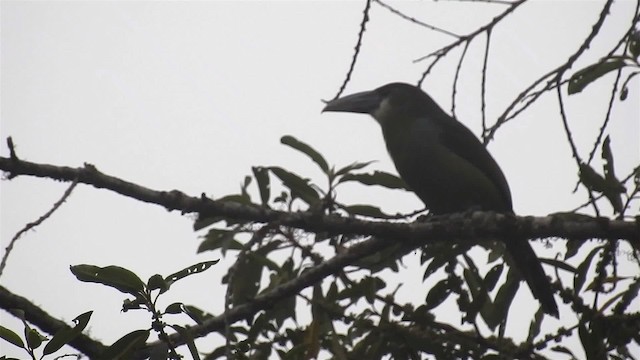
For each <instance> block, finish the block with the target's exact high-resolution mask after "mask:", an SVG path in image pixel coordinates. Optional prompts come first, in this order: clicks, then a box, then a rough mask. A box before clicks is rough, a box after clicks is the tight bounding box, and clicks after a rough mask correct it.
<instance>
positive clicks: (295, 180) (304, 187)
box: [269, 166, 320, 205]
mask: <svg viewBox="0 0 640 360" xmlns="http://www.w3.org/2000/svg"><path fill="white" fill-rule="evenodd" d="M269 170H271V172H272V173H273V174H274V175H275V176H277V177H278V178H279V179H280V180H281V181H282V184H283V185H284V186H286V187H288V188H289V189H290V190H291V195H293V196H294V197H298V198H300V199H302V200H303V201H304V202H306V203H307V204H309V205H315V204H317V203H318V202H319V201H320V196H319V195H318V192H317V191H315V190H314V189H313V188H312V187H311V185H309V179H303V178H301V177H300V176H298V175H296V174H294V173H292V172H289V171H287V170H285V169H283V168H281V167H277V166H271V167H269Z"/></svg>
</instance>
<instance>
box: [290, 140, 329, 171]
mask: <svg viewBox="0 0 640 360" xmlns="http://www.w3.org/2000/svg"><path fill="white" fill-rule="evenodd" d="M280 142H281V143H282V144H284V145H287V146H290V147H292V148H294V149H296V150H298V151H300V152H302V153H303V154H305V155H307V156H308V157H310V158H311V160H313V162H314V163H316V164H318V166H319V167H320V169H322V171H323V172H324V173H325V174H329V165H328V164H327V161H326V160H325V159H324V157H323V156H322V155H320V153H319V152H317V151H316V150H315V149H314V148H312V147H311V146H309V145H307V144H305V143H303V142H302V141H299V140H298V139H296V138H294V137H293V136H291V135H285V136H283V137H282V138H280Z"/></svg>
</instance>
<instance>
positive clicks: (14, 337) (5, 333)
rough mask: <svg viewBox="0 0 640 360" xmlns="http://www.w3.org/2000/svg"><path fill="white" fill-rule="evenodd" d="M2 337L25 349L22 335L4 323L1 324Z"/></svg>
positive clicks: (0, 334)
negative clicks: (3, 324)
mask: <svg viewBox="0 0 640 360" xmlns="http://www.w3.org/2000/svg"><path fill="white" fill-rule="evenodd" d="M0 338H2V339H4V340H6V341H8V342H10V343H12V344H13V345H15V346H17V347H20V348H23V349H24V342H22V339H21V338H20V336H19V335H18V334H16V333H15V332H13V331H11V330H9V329H7V328H6V327H4V326H2V325H0Z"/></svg>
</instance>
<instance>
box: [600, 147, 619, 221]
mask: <svg viewBox="0 0 640 360" xmlns="http://www.w3.org/2000/svg"><path fill="white" fill-rule="evenodd" d="M609 144H610V139H609V136H607V137H606V138H605V139H604V141H603V142H602V159H603V160H604V179H605V182H606V187H605V190H604V192H603V194H604V196H605V197H606V198H607V199H608V200H609V202H610V203H611V206H612V207H613V209H614V210H615V212H616V213H617V214H620V213H621V212H622V210H623V209H622V206H623V205H622V197H621V196H620V194H622V193H624V192H625V188H624V185H622V183H621V182H620V180H618V178H616V173H615V170H614V164H613V154H612V153H611V148H610V146H609Z"/></svg>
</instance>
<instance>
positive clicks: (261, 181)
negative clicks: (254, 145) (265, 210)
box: [251, 166, 271, 205]
mask: <svg viewBox="0 0 640 360" xmlns="http://www.w3.org/2000/svg"><path fill="white" fill-rule="evenodd" d="M251 171H253V176H254V177H255V178H256V182H257V183H258V191H260V201H262V205H268V204H269V199H270V198H271V184H270V183H269V169H267V168H264V167H261V166H254V167H252V168H251Z"/></svg>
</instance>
